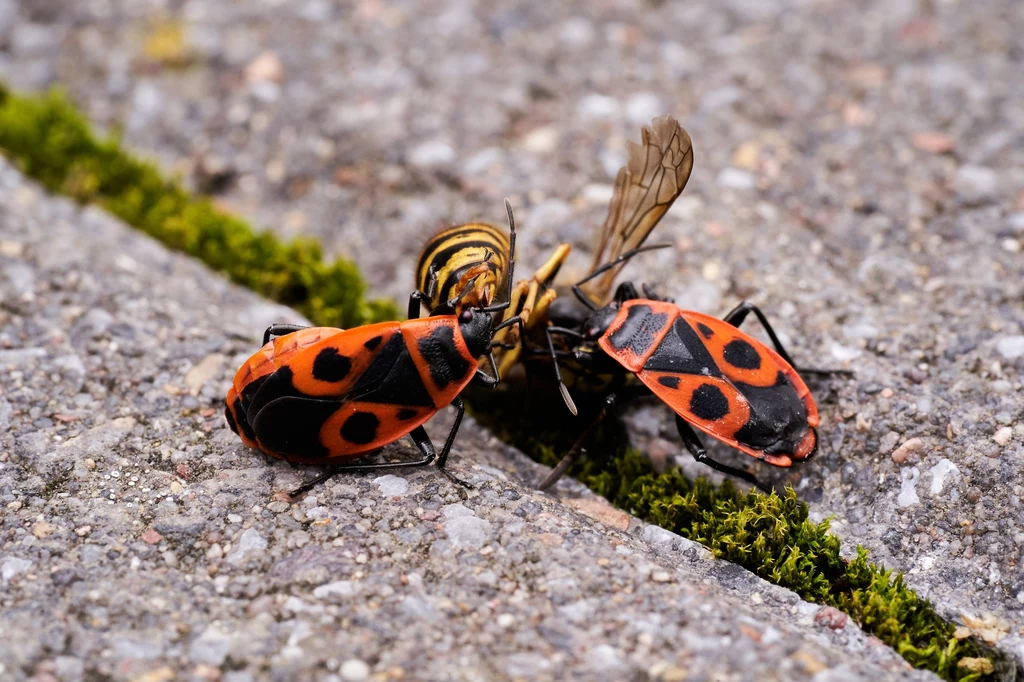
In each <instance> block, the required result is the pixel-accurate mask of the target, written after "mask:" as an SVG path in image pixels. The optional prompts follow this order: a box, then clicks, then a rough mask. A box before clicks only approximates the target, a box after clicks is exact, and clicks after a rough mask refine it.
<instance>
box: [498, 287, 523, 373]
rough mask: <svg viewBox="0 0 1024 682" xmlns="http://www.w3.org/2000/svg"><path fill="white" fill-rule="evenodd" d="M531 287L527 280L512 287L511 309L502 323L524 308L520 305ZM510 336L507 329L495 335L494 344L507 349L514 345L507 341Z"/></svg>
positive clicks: (504, 316) (503, 316) (508, 309)
mask: <svg viewBox="0 0 1024 682" xmlns="http://www.w3.org/2000/svg"><path fill="white" fill-rule="evenodd" d="M529 286H530V283H529V282H528V281H527V280H525V279H524V280H520V281H518V282H516V283H515V286H513V287H512V293H511V294H510V295H509V301H510V303H509V307H508V308H507V309H506V310H505V312H504V313H503V314H502V322H505V320H506V319H509V318H510V317H512V315H514V314H515V311H517V310H520V308H521V307H522V306H520V305H519V304H520V301H522V300H523V296H524V295H525V294H526V293H527V291H528V289H529ZM508 335H509V329H508V328H507V327H506V328H503V329H501V330H500V331H498V332H496V333H495V334H494V337H493V339H492V343H498V344H500V347H501V348H505V347H506V344H509V343H514V342H508V341H506V340H505V338H506V337H507V336H508ZM502 363H503V364H504V360H502Z"/></svg>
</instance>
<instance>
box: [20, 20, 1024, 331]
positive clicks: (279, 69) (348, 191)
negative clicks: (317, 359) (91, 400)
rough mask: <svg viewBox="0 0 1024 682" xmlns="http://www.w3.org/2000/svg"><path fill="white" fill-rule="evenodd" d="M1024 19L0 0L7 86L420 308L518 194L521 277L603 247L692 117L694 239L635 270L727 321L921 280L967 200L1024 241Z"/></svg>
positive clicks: (673, 221)
mask: <svg viewBox="0 0 1024 682" xmlns="http://www.w3.org/2000/svg"><path fill="white" fill-rule="evenodd" d="M1022 13H1024V7H1022V4H1021V3H1018V2H1012V1H1010V0H1007V1H1004V2H999V1H987V2H957V1H952V0H920V1H919V0H896V1H885V2H881V1H879V2H862V3H848V2H840V1H831V0H796V1H792V2H773V3H764V2H755V1H747V0H730V1H726V2H658V1H646V2H645V1H642V0H618V1H606V0H601V1H593V2H591V1H588V2H558V3H536V2H489V1H486V0H482V1H479V2H469V1H464V0H453V1H449V0H445V1H443V2H429V1H427V2H420V1H417V2H402V1H385V0H355V1H351V2H331V1H329V0H296V1H289V2H285V1H283V0H246V1H245V2H223V1H220V0H189V1H187V2H178V1H164V0H81V1H77V2H74V3H66V2H62V1H61V0H23V1H21V2H18V1H17V0H0V47H2V50H0V79H2V80H4V81H6V82H7V83H8V85H10V86H11V87H13V88H16V89H28V90H38V89H42V88H45V87H47V86H49V85H51V84H54V83H59V84H61V85H62V86H63V87H64V88H66V89H67V91H68V92H69V93H70V95H71V97H72V99H73V100H74V101H75V102H76V103H78V104H79V105H80V106H81V107H82V108H83V109H84V111H85V113H86V114H87V115H88V116H89V117H90V118H91V119H92V120H93V121H94V122H96V123H97V124H99V125H100V126H102V127H104V128H105V129H120V130H121V131H122V132H123V135H124V139H125V141H126V142H127V144H128V146H129V147H130V148H132V149H134V150H136V151H138V152H141V153H143V154H145V155H149V156H151V157H155V158H156V159H158V160H159V162H160V163H161V165H162V166H163V167H164V168H165V169H168V170H171V171H173V172H174V173H177V174H179V175H180V176H181V177H182V178H183V179H184V180H185V181H186V182H188V183H189V184H190V185H191V186H193V187H194V188H195V189H196V190H198V191H201V192H204V193H209V194H211V195H213V196H215V197H216V198H217V200H218V203H219V204H220V205H222V206H223V207H224V208H226V209H228V210H231V211H234V212H237V213H239V214H241V215H243V216H245V217H248V218H249V219H251V220H252V221H253V223H254V224H255V225H256V226H257V227H265V228H269V229H273V230H274V231H276V232H278V233H280V234H282V235H284V236H290V235H295V234H308V235H315V236H317V237H319V238H320V239H321V240H322V242H323V244H324V246H325V249H326V251H327V252H328V253H329V254H331V253H333V254H340V255H347V256H350V257H352V258H353V259H355V260H356V261H357V262H358V263H359V264H360V265H361V267H362V268H363V269H364V272H365V274H366V276H367V278H368V279H369V282H370V284H371V288H372V289H373V290H374V293H375V294H378V295H388V296H392V297H394V298H396V299H397V300H400V301H401V300H405V298H406V297H407V295H408V291H409V290H410V288H411V286H412V269H413V265H414V261H415V257H416V255H417V252H418V249H419V248H420V247H421V245H422V243H423V240H424V239H425V238H426V236H427V235H428V234H429V233H431V232H433V231H435V230H436V229H438V228H439V227H440V226H442V225H448V224H452V223H458V222H466V221H469V220H475V219H483V220H488V221H491V222H496V223H498V224H501V223H502V221H503V210H502V206H501V199H502V197H503V196H506V195H509V196H511V197H513V200H514V204H515V206H516V208H517V211H518V215H519V219H520V224H521V228H520V229H521V233H520V242H519V243H520V245H521V264H522V265H523V266H524V267H523V270H521V271H520V272H524V271H525V269H526V267H529V266H536V265H539V264H540V263H541V262H542V260H543V258H544V256H545V255H546V252H547V250H548V249H550V247H552V246H553V245H554V244H556V243H557V242H559V241H562V240H566V241H570V242H572V243H573V244H574V246H575V247H577V251H579V250H580V249H583V250H586V249H587V248H588V247H589V244H590V242H591V239H592V237H593V234H594V232H595V230H596V229H597V228H598V227H599V226H600V224H601V222H602V221H603V218H604V214H605V211H606V206H607V201H608V198H609V197H610V194H611V183H612V181H613V179H614V176H615V173H616V171H617V170H618V168H619V167H620V166H621V165H622V163H623V162H624V160H625V143H626V141H627V140H639V134H640V127H641V126H642V125H644V124H647V123H649V122H650V120H651V119H652V118H653V117H654V116H657V115H661V114H665V113H668V114H672V115H674V116H676V117H677V118H678V119H679V120H680V122H681V123H682V124H683V126H684V127H685V128H686V129H687V130H688V131H689V133H690V134H691V136H692V138H693V143H694V150H695V158H696V162H695V168H694V172H693V176H692V178H691V180H690V184H689V186H688V188H687V189H686V191H685V192H684V194H683V197H682V198H681V199H680V200H679V201H678V202H677V203H676V205H675V207H674V208H673V209H672V210H671V211H670V212H669V214H668V216H667V217H666V219H665V220H664V222H663V223H662V225H661V226H659V228H658V229H657V231H656V233H655V234H654V236H653V237H652V239H653V240H655V241H661V240H666V239H668V240H671V241H675V242H676V244H677V245H678V247H679V249H678V250H675V251H662V252H658V253H656V254H651V255H649V256H646V257H645V258H644V259H643V261H642V262H639V263H637V264H635V265H633V266H631V267H632V268H633V274H635V275H637V276H639V277H641V278H642V279H647V280H650V281H657V282H661V283H662V284H663V285H664V286H665V287H666V288H667V290H668V291H667V293H668V294H669V295H672V296H675V297H676V298H677V300H678V301H679V302H680V303H682V304H683V305H685V306H687V307H691V308H695V309H698V310H703V311H706V312H709V313H712V314H721V313H723V312H724V311H725V310H726V309H727V308H730V307H731V306H732V304H733V303H734V299H736V298H743V297H750V296H752V295H756V294H758V293H764V294H768V295H770V294H772V293H774V292H777V291H779V290H778V289H777V283H778V282H780V281H781V282H786V283H787V284H786V286H785V287H783V289H785V290H789V289H791V288H792V287H793V286H800V284H803V285H805V288H806V289H808V294H809V295H810V297H811V298H815V294H816V293H817V292H818V291H820V290H821V287H820V285H817V284H815V282H816V280H818V279H819V277H820V276H821V275H820V273H821V272H822V270H823V269H830V270H831V271H832V274H833V275H834V276H835V277H836V278H837V279H838V280H842V281H849V280H856V279H857V277H858V273H859V271H858V268H861V267H862V266H864V264H865V261H870V262H875V261H871V259H872V254H875V252H876V251H877V252H878V254H877V255H878V259H880V260H879V262H875V266H872V267H877V269H879V270H880V271H881V272H882V274H880V275H879V276H880V277H883V278H886V277H888V278H894V283H897V282H898V281H902V282H903V283H904V284H909V283H912V282H913V281H914V280H915V278H916V277H919V275H920V273H918V272H917V271H916V266H915V264H914V263H912V262H911V261H908V260H905V259H903V258H902V257H900V256H899V254H904V255H906V254H910V253H914V252H916V251H919V250H921V249H928V248H930V247H929V242H928V239H929V238H930V237H929V235H934V234H935V233H937V232H938V233H943V231H945V232H950V231H956V229H957V228H955V227H952V226H950V225H938V226H935V225H932V224H931V223H932V221H933V220H934V219H935V218H936V217H938V216H940V215H941V213H942V210H943V206H944V205H946V204H947V203H950V202H967V203H970V204H972V205H983V206H986V207H987V208H989V209H991V208H992V207H993V206H997V207H998V216H999V226H998V227H997V228H996V227H994V228H993V230H992V232H991V233H990V236H989V238H990V239H1002V240H1007V246H1006V248H1007V251H1008V252H1009V253H1017V251H1019V245H1020V242H1019V237H1020V230H1021V229H1024V228H1022V227H1021V220H1019V219H1018V220H1017V222H1016V223H1014V224H1015V225H1016V227H1015V228H1014V227H1012V225H1008V224H1007V222H1006V216H1007V215H1010V214H1012V213H1014V212H1019V211H1022V210H1024V189H1022V188H1024V144H1021V130H1022V122H1024V100H1022V98H1021V96H1020V94H1019V90H1020V87H1019V76H1020V67H1021V60H1022V59H1024V56H1022V51H1024V46H1022V44H1021V38H1020V31H1019V30H1017V29H1016V28H1015V27H1018V28H1019V27H1020V26H1021V25H1022V18H1021V15H1022ZM926 228H927V229H926ZM1015 239H1016V240H1017V241H1014V240H1015ZM1014 244H1016V246H1014ZM887 248H894V249H896V251H895V252H887V251H886V249H887ZM893 255H895V261H894V260H893V257H892V256H893ZM570 262H571V263H572V264H575V265H576V266H577V268H576V269H575V270H573V268H571V267H570V268H569V269H568V272H570V273H572V272H580V270H579V268H581V267H583V266H584V265H585V264H586V263H588V260H587V258H586V255H585V254H581V253H576V254H575V255H574V259H573V260H571V261H570ZM859 274H861V275H862V277H861V279H862V280H866V281H863V282H862V286H866V287H868V289H869V291H867V292H866V293H873V292H872V291H871V288H872V287H874V286H876V285H877V284H878V282H877V281H875V280H876V279H877V278H876V277H875V276H874V275H870V276H868V277H866V278H865V277H863V274H864V273H859ZM874 293H878V292H874ZM726 299H727V300H726ZM780 303H781V301H780ZM787 305H791V304H787ZM815 307H817V306H815ZM783 326H785V325H783Z"/></svg>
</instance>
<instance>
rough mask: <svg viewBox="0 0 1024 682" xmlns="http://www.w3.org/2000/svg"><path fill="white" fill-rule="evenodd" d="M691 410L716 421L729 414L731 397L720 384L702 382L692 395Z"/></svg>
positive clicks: (698, 415) (697, 414)
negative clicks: (723, 391) (728, 396)
mask: <svg viewBox="0 0 1024 682" xmlns="http://www.w3.org/2000/svg"><path fill="white" fill-rule="evenodd" d="M690 412H692V413H693V414H694V416H696V417H699V418H700V419H706V420H707V421H716V420H718V419H721V418H722V417H724V416H725V415H727V414H729V399H728V398H726V397H725V394H724V393H722V389H720V388H718V386H714V385H712V384H701V385H700V386H699V387H698V388H697V390H696V391H694V392H693V395H692V396H690Z"/></svg>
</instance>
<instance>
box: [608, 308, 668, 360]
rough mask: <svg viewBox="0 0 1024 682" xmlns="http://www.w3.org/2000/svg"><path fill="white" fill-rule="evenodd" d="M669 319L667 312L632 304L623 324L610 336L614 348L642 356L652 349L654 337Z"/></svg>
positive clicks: (609, 339)
mask: <svg viewBox="0 0 1024 682" xmlns="http://www.w3.org/2000/svg"><path fill="white" fill-rule="evenodd" d="M667 321H668V315H667V314H666V313H655V312H654V311H652V310H651V307H650V306H648V305H632V306H630V307H629V309H628V310H627V311H626V319H625V320H624V321H623V322H622V325H621V326H620V327H619V328H618V329H616V330H615V331H614V332H612V333H611V335H610V336H609V337H608V341H609V343H611V345H612V348H615V349H616V350H628V351H630V352H632V353H633V354H634V355H636V356H641V355H643V354H644V353H646V352H647V351H648V350H650V348H651V345H652V344H653V343H654V337H656V336H657V335H658V332H660V331H661V328H662V327H664V326H665V322H667Z"/></svg>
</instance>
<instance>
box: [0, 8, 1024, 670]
mask: <svg viewBox="0 0 1024 682" xmlns="http://www.w3.org/2000/svg"><path fill="white" fill-rule="evenodd" d="M9 5H10V3H4V6H9ZM175 8H176V9H175ZM14 9H15V10H16V11H11V10H10V7H8V8H7V9H3V8H2V7H0V36H2V38H0V45H3V47H4V49H3V52H2V53H0V74H2V77H3V78H5V79H6V80H8V81H9V82H11V83H13V84H16V85H18V86H20V87H29V88H39V87H43V86H44V85H46V84H48V83H51V82H55V81H59V82H62V83H64V84H65V85H66V86H67V87H68V88H69V90H70V92H71V93H72V95H73V96H74V98H75V99H76V101H78V102H79V103H81V104H82V106H83V107H84V108H85V110H86V111H87V112H88V113H89V115H90V116H91V117H92V118H93V119H94V120H96V121H98V122H100V123H102V124H105V125H110V124H114V123H120V124H122V125H123V127H124V130H125V137H126V140H127V141H128V143H129V144H131V145H132V146H133V147H135V148H137V149H139V150H143V151H146V152H147V153H150V154H152V155H154V156H155V157H156V158H158V159H159V160H160V161H161V162H162V163H163V165H164V166H165V167H167V168H169V169H174V170H177V171H178V172H181V173H182V174H183V175H184V177H185V178H186V179H188V180H189V181H190V182H194V183H196V184H197V185H201V186H204V187H211V186H213V185H215V184H216V183H212V182H211V177H216V176H217V175H218V173H222V174H226V176H227V179H226V180H225V182H224V183H223V187H221V188H219V189H218V191H219V192H220V194H219V200H221V201H223V202H224V204H225V205H227V206H229V207H231V208H232V209H234V210H237V211H239V212H241V213H243V214H244V215H247V216H249V217H251V218H252V219H253V220H254V221H255V222H257V223H259V224H261V225H266V226H272V227H274V229H277V230H279V231H280V232H281V233H282V234H286V235H290V234H296V233H310V234H315V235H318V236H320V237H321V238H322V239H323V240H324V242H325V243H326V244H327V246H328V248H329V249H330V250H333V251H335V252H338V253H346V254H349V255H351V256H353V257H355V258H357V259H358V260H359V262H360V263H362V264H364V267H366V268H367V272H368V275H369V277H370V279H371V280H372V282H373V284H374V286H375V288H376V290H377V291H379V292H384V293H387V294H390V295H392V296H395V297H396V298H402V297H403V296H404V295H405V294H406V292H407V290H408V289H409V286H410V285H411V275H410V273H411V267H412V263H413V261H414V259H415V256H416V249H417V248H418V245H419V244H420V243H421V242H422V235H424V234H425V233H427V232H429V231H431V230H433V229H434V228H435V226H437V225H438V224H440V223H444V222H447V221H456V220H457V221H464V220H468V219H471V218H481V217H482V218H486V219H490V220H493V221H499V220H501V218H502V210H501V203H500V200H501V197H502V196H504V195H506V194H508V195H512V196H513V200H514V202H515V204H516V206H517V208H518V209H519V217H520V220H521V226H522V232H521V239H520V244H521V246H522V249H521V253H522V256H523V263H524V264H527V265H537V264H539V263H540V261H541V259H542V258H543V256H544V254H545V252H546V250H547V249H549V248H550V247H551V246H552V245H553V244H554V243H555V242H557V241H558V240H560V239H568V240H570V241H572V242H574V243H575V244H576V245H577V246H578V247H580V248H579V249H578V251H580V250H584V249H585V248H586V245H587V244H588V242H589V240H590V238H591V235H592V233H593V227H594V226H596V225H598V224H600V221H601V220H602V219H603V213H604V210H605V209H604V206H605V202H606V199H607V194H608V192H609V191H610V183H611V180H612V178H613V175H614V172H615V171H616V169H617V168H618V167H619V165H620V164H621V163H622V160H623V147H624V143H625V141H626V140H628V139H636V137H637V135H638V129H639V126H640V125H641V124H643V123H645V122H647V121H649V120H650V118H651V117H653V116H654V115H657V114H661V113H665V112H668V113H672V114H674V115H676V116H677V117H678V118H679V119H680V120H681V121H682V122H683V124H684V126H685V127H686V128H687V130H688V131H689V132H690V134H691V136H692V138H693V141H694V147H695V153H696V165H695V171H694V175H693V178H692V179H691V182H690V185H689V187H688V188H687V190H686V193H685V195H684V197H683V198H682V199H681V200H680V201H679V202H678V203H677V204H676V206H675V207H674V208H673V210H672V211H671V212H670V214H669V215H668V216H667V217H666V219H665V221H664V224H663V225H662V226H660V227H659V228H658V234H659V236H660V238H662V239H670V240H673V241H674V242H675V243H676V244H677V246H678V247H679V248H678V249H676V250H668V251H662V252H659V253H657V254H652V255H650V256H649V257H647V258H646V259H645V260H644V261H643V262H642V263H637V264H636V265H634V266H632V267H633V270H632V272H633V274H635V275H636V276H643V277H645V278H647V279H650V280H652V281H657V282H662V283H664V286H665V291H666V293H668V294H669V295H672V296H675V297H676V300H677V301H678V302H680V303H681V304H683V305H684V306H686V307H690V308H693V309H696V310H700V311H704V312H710V313H719V314H720V313H724V312H725V311H726V310H728V309H729V308H731V307H732V306H733V305H734V304H735V303H736V302H738V301H739V300H741V299H743V298H748V299H752V300H754V301H755V302H757V303H759V304H761V305H763V307H764V308H765V310H766V311H767V312H768V314H769V316H770V317H771V318H772V319H773V320H774V321H775V322H776V323H777V326H778V328H779V329H780V331H782V332H784V334H785V339H786V341H787V342H788V343H789V345H790V348H791V350H792V352H793V354H794V356H795V357H796V358H797V360H798V361H799V362H804V363H807V364H815V365H831V366H847V367H850V368H852V369H854V370H856V372H857V374H856V377H855V378H854V379H852V380H839V381H833V382H831V383H818V384H815V385H814V386H813V388H814V389H815V391H816V393H817V395H818V397H819V402H820V404H821V407H822V414H823V427H822V434H823V438H824V442H825V444H826V448H825V449H824V451H823V452H822V454H821V455H820V456H819V458H818V459H817V460H816V461H815V462H814V463H813V464H812V465H810V466H808V467H806V468H804V469H803V470H800V471H797V472H792V473H791V474H788V475H787V474H785V473H783V472H777V473H776V474H775V477H774V479H773V480H776V481H778V482H780V483H781V482H791V483H793V484H794V485H796V487H797V488H798V490H799V492H800V494H801V496H802V497H803V498H804V499H806V500H808V502H809V503H810V504H811V507H812V510H813V513H814V515H815V516H816V517H817V518H825V517H828V516H833V517H834V518H835V519H836V522H835V528H836V531H837V532H838V533H839V534H840V535H841V536H842V538H843V539H844V544H845V545H846V546H847V547H848V548H850V549H852V547H853V546H854V545H855V544H856V543H858V542H859V543H862V544H864V545H865V546H866V547H867V548H868V549H869V551H870V553H871V556H872V557H873V558H875V559H876V560H879V561H881V562H883V563H885V564H886V565H887V566H890V567H893V568H899V569H903V570H905V571H907V572H908V573H909V576H908V579H909V582H910V584H911V585H912V586H913V587H914V588H915V589H916V590H918V591H919V592H921V593H922V594H925V595H927V596H928V597H929V598H931V599H932V600H933V601H934V602H935V603H936V604H937V605H938V607H939V608H940V610H942V612H943V613H944V614H946V615H947V616H949V617H951V618H954V619H957V620H958V621H960V622H962V623H965V624H967V625H968V626H970V627H971V628H973V629H974V631H976V632H978V633H979V634H981V635H983V636H985V637H986V638H988V639H989V640H991V641H994V642H997V643H998V645H999V646H1000V647H1002V648H1004V649H1005V650H1007V651H1011V652H1014V653H1015V654H1016V655H1017V656H1018V657H1020V658H1024V622H1022V619H1021V609H1024V603H1022V602H1024V580H1022V578H1021V572H1020V568H1019V565H1020V561H1021V558H1022V557H1021V553H1022V549H1024V534H1022V533H1021V531H1020V528H1021V526H1022V522H1024V511H1022V509H1021V504H1020V497H1021V494H1022V491H1024V474H1022V473H1021V472H1022V469H1024V467H1022V459H1024V445H1022V443H1024V397H1022V396H1024V392H1022V391H1021V372H1022V369H1024V307H1022V301H1024V284H1022V282H1024V255H1022V249H1024V143H1022V142H1024V140H1022V139H1021V132H1020V131H1021V130H1022V129H1024V91H1022V89H1021V88H1020V87H1019V85H1018V83H1019V80H1020V77H1019V74H1020V72H1021V66H1022V64H1021V60H1022V57H1021V54H1022V53H1021V41H1020V35H1021V34H1022V33H1024V4H1022V3H1020V2H1012V0H990V1H986V2H972V3H951V2H927V3H926V2H921V3H917V2H910V1H897V2H882V1H881V0H875V1H871V2H866V3H839V2H790V3H756V2H741V1H738V0H737V1H730V2H710V1H706V0H700V1H698V2H686V3H672V2H668V3H645V2H641V1H640V0H621V1H620V2H615V3H597V4H596V3H592V2H576V3H572V2H569V3H567V2H560V3H535V2H533V3H531V2H519V3H510V2H486V1H481V2H475V3H474V2H449V1H448V0H445V1H444V2H433V3H431V2H421V3H408V4H406V3H384V2H376V1H371V0H367V1H365V2H358V3H351V4H344V5H343V7H341V6H335V5H333V4H332V3H329V2H324V1H323V0H306V1H303V2H286V3H282V2H277V1H276V0H263V1H262V2H261V1H259V0H250V1H248V2H245V3H225V2H212V1H210V0H191V1H190V2H188V3H186V4H185V5H183V6H181V5H178V4H173V3H165V2H162V1H161V0H152V1H151V2H147V3H139V2H134V1H133V2H124V1H121V2H110V3H85V2H82V3H75V4H74V7H73V8H66V7H63V4H62V3H53V2H44V1H38V2H31V3H23V4H21V5H17V4H15V5H14ZM162 12H163V15H164V16H165V17H166V16H170V17H172V18H175V19H177V20H179V21H181V22H183V23H182V25H183V26H184V29H185V36H186V39H187V46H188V47H187V51H186V52H185V54H184V56H185V57H186V61H187V62H188V64H187V65H186V66H184V67H178V66H170V65H167V64H163V65H161V64H159V63H155V62H153V61H152V60H151V59H149V58H147V57H146V56H145V54H144V52H145V51H144V44H145V36H146V35H147V32H151V27H152V26H154V25H156V24H155V23H154V22H157V21H158V19H159V17H160V16H161V13H162ZM225 171H226V173H225ZM380 244H388V245H393V246H394V248H388V249H382V248H380V247H379V245H380ZM396 252H397V253H396ZM586 262H587V261H586V258H585V256H584V255H579V253H578V254H577V259H576V260H574V261H573V263H572V265H573V266H575V270H576V271H577V272H579V271H581V269H582V268H583V267H585V264H586ZM569 270H573V268H569ZM26 277H27V275H26ZM209 352H210V353H215V352H219V353H223V352H224V351H223V350H219V347H218V346H216V345H211V346H210V349H209ZM0 415H2V413H0ZM0 418H2V416H0ZM211 419H213V418H211ZM632 420H633V432H634V433H635V434H636V435H637V443H638V445H640V446H643V447H645V448H647V449H648V450H649V451H652V452H655V453H660V454H661V455H663V456H664V455H671V454H673V453H675V452H676V451H677V449H678V445H677V441H676V439H675V437H674V436H673V435H672V425H671V421H670V419H669V418H668V415H667V411H665V410H659V409H646V408H645V409H642V410H640V411H639V412H638V413H634V414H633V416H632ZM722 456H723V457H728V455H726V454H723V455H722ZM733 461H741V460H740V459H739V458H738V457H737V458H736V459H735V460H733ZM687 466H688V467H689V465H687ZM688 470H692V469H689V468H688Z"/></svg>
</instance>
